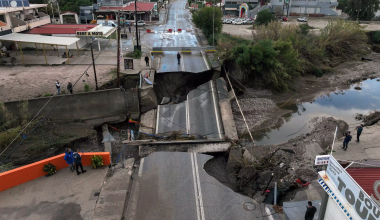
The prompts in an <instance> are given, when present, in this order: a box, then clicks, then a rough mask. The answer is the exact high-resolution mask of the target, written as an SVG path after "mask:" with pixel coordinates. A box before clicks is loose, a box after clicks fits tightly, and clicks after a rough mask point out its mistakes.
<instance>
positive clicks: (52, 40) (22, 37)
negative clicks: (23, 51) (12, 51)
mask: <svg viewBox="0 0 380 220" xmlns="http://www.w3.org/2000/svg"><path fill="white" fill-rule="evenodd" d="M78 40H79V38H76V37H51V36H43V35H37V34H19V33H12V34H7V35H4V36H0V41H13V42H21V43H33V44H52V45H60V46H69V45H72V44H74V43H75V42H77V41H78Z"/></svg>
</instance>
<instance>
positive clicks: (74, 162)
mask: <svg viewBox="0 0 380 220" xmlns="http://www.w3.org/2000/svg"><path fill="white" fill-rule="evenodd" d="M63 159H64V160H65V161H66V163H67V164H69V167H70V170H71V172H74V170H76V171H77V175H79V174H81V173H85V172H86V170H83V165H82V156H81V155H80V154H79V153H78V149H77V150H75V152H73V151H72V150H71V149H70V148H67V149H66V152H65V157H64V158H63ZM74 166H75V168H74ZM79 167H80V169H81V171H82V172H79V170H78V168H79Z"/></svg>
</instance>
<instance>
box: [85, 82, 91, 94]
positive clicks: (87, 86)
mask: <svg viewBox="0 0 380 220" xmlns="http://www.w3.org/2000/svg"><path fill="white" fill-rule="evenodd" d="M90 90H91V88H90V85H88V84H84V91H85V92H89V91H90Z"/></svg>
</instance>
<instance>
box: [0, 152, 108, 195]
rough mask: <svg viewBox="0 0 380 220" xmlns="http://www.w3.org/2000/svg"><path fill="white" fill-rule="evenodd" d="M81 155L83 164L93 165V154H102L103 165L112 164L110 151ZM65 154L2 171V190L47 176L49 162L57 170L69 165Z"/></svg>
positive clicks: (0, 186)
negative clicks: (46, 167) (44, 169)
mask: <svg viewBox="0 0 380 220" xmlns="http://www.w3.org/2000/svg"><path fill="white" fill-rule="evenodd" d="M80 155H81V156H82V164H83V166H90V165H91V156H93V155H100V156H102V157H103V165H109V164H111V157H110V153H109V152H87V153H80ZM64 156H65V154H60V155H58V156H55V157H50V158H48V159H45V160H41V161H38V162H35V163H32V164H28V165H26V166H23V167H19V168H16V169H14V170H10V171H8V172H4V173H0V192H1V191H4V190H6V189H9V188H12V187H14V186H17V185H20V184H23V183H25V182H28V181H31V180H34V179H37V178H38V177H41V176H45V175H46V173H45V172H44V171H43V168H44V165H45V164H48V163H49V162H50V163H51V164H53V165H54V166H56V167H57V171H58V170H60V169H62V168H65V167H68V166H69V165H68V164H67V163H66V161H65V160H64V159H63V158H64Z"/></svg>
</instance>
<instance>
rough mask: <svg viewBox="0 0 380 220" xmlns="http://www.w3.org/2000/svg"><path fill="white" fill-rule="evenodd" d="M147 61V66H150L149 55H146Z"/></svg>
mask: <svg viewBox="0 0 380 220" xmlns="http://www.w3.org/2000/svg"><path fill="white" fill-rule="evenodd" d="M145 63H146V66H149V57H148V55H146V56H145Z"/></svg>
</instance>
